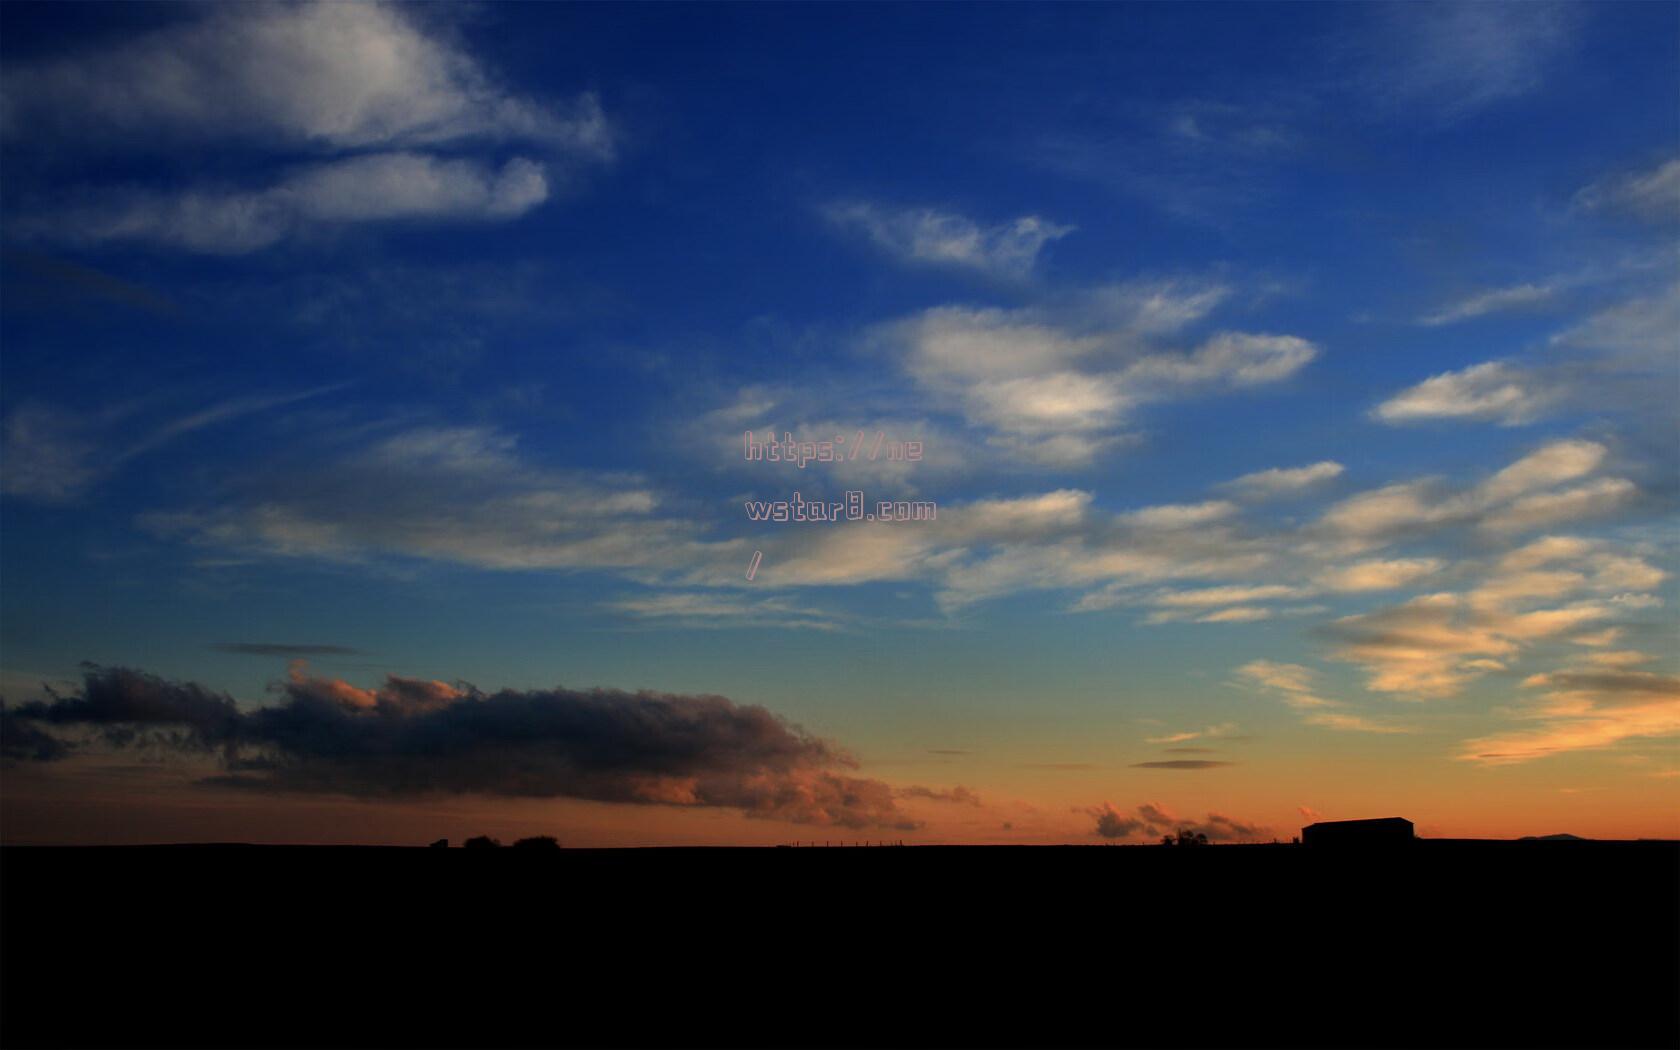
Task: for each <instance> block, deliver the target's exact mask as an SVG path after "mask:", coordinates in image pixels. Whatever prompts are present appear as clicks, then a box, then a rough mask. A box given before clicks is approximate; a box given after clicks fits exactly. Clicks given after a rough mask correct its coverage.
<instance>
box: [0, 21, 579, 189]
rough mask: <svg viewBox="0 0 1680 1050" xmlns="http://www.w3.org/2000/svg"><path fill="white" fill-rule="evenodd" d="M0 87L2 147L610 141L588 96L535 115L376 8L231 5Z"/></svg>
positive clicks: (412, 27) (23, 65)
mask: <svg viewBox="0 0 1680 1050" xmlns="http://www.w3.org/2000/svg"><path fill="white" fill-rule="evenodd" d="M195 13H196V14H197V15H198V17H196V18H193V19H192V20H188V21H182V22H179V23H177V24H174V25H171V26H168V27H165V28H163V29H159V30H155V31H153V32H150V33H146V34H143V35H140V36H137V37H133V38H131V39H129V40H126V41H124V42H122V43H120V44H117V45H115V46H111V47H107V48H104V49H102V50H98V51H92V52H87V53H83V54H80V55H76V56H73V57H67V58H56V59H48V60H44V61H36V62H20V63H16V64H14V65H13V66H12V67H11V68H10V69H8V70H7V72H6V74H5V76H4V80H3V83H4V92H3V93H0V94H3V98H4V104H3V108H0V133H3V134H5V135H6V136H8V137H12V136H17V135H21V134H24V133H25V132H26V130H27V132H28V133H29V134H30V135H32V136H39V135H42V134H54V135H57V136H59V137H60V138H61V139H62V140H63V142H64V143H65V144H67V145H69V146H72V147H74V146H77V145H82V146H86V145H90V144H96V143H98V142H100V141H102V140H103V139H105V138H115V139H118V140H120V141H121V142H122V143H123V145H124V146H125V147H128V148H133V147H135V146H151V147H155V148H164V147H166V146H167V145H168V144H169V143H170V142H171V141H175V140H180V139H189V138H190V139H199V138H205V139H211V140H216V141H226V140H235V141H240V140H243V141H255V142H257V143H260V144H262V145H280V146H289V147H297V148H304V149H313V150H319V149H330V150H360V149H367V148H370V147H378V148H388V147H393V146H395V147H415V146H431V145H439V144H443V143H458V142H461V141H465V140H474V139H483V140H517V141H523V142H530V143H540V144H543V145H545V146H548V147H551V148H554V149H558V150H561V151H564V152H569V153H579V154H588V155H593V156H605V155H607V154H608V153H610V151H611V144H612V135H611V132H610V129H609V128H608V125H607V122H606V120H605V118H604V117H603V116H602V114H601V110H600V106H599V105H598V104H597V102H596V101H595V99H594V97H593V96H590V95H582V96H579V97H577V98H574V99H571V100H568V101H565V102H563V103H559V104H551V105H544V104H540V103H538V102H536V101H534V100H530V99H524V98H520V97H518V96H515V95H513V94H510V93H508V92H507V91H505V90H504V89H502V88H501V87H500V86H499V85H498V84H496V82H495V81H494V80H493V78H492V77H491V76H490V75H489V74H488V73H487V72H486V71H485V70H484V69H482V68H481V67H480V66H479V64H478V63H477V62H476V61H475V60H474V59H473V58H472V56H470V55H468V54H467V53H466V52H464V51H462V50H460V49H459V48H458V47H456V46H454V45H453V44H452V43H450V42H449V41H447V40H446V39H444V38H443V37H442V36H441V35H439V34H436V33H429V32H428V31H427V29H426V27H425V26H424V25H423V14H422V11H421V9H417V8H412V7H406V6H399V5H395V4H380V3H354V4H349V3H329V2H321V3H303V4H258V3H252V4H230V5H223V6H212V7H209V8H202V9H195Z"/></svg>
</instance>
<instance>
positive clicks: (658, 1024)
mask: <svg viewBox="0 0 1680 1050" xmlns="http://www.w3.org/2000/svg"><path fill="white" fill-rule="evenodd" d="M0 891H3V896H4V913H3V916H0V934H3V941H4V944H3V947H4V956H3V959H0V965H3V973H0V977H3V982H4V983H3V995H4V998H3V1001H0V1025H3V1031H0V1042H3V1043H4V1045H5V1046H7V1047H25V1046H34V1045H42V1044H56V1045H70V1046H138V1045H148V1046H228V1047H232V1046H345V1047H349V1046H468V1047H494V1046H551V1045H600V1044H616V1045H653V1044H674V1045H731V1046H736V1045H775V1046H787V1045H818V1044H827V1045H886V1046H912V1045H952V1046H974V1045H1000V1044H1001V1045H1031V1046H1043V1045H1070V1044H1078V1045H1137V1046H1164V1045H1172V1046H1259V1045H1267V1046H1512V1047H1540V1046H1591V1047H1611V1046H1673V1045H1675V1044H1676V1043H1677V1041H1680V1015H1677V1005H1676V995H1677V992H1676V989H1677V988H1680V844H1674V843H1591V842H1539V841H1530V842H1508V843H1496V842H1451V841H1422V842H1419V843H1416V844H1415V845H1414V846H1412V847H1408V848H1401V849H1397V850H1386V851H1381V852H1369V853H1360V852H1356V853H1346V852H1336V851H1331V850H1317V849H1308V848H1305V847H1299V846H1294V847H1292V846H1240V847H1239V846H1213V847H1207V848H1199V849H1178V848H1174V849H1168V848H1164V847H1109V848H1104V847H1062V848H1054V847H1051V848H1017V847H974V848H958V847H949V848H947V847H921V848H914V847H906V848H846V849H838V848H835V849H786V848H783V849H658V850H575V849H560V850H552V849H551V850H534V849H533V850H526V849H517V850H516V849H501V850H463V849H449V850H439V849H427V848H424V847H421V848H416V849H386V848H338V847H260V846H176V847H143V848H133V847H131V848H98V849H95V848H87V849H31V848H18V847H11V848H6V849H0Z"/></svg>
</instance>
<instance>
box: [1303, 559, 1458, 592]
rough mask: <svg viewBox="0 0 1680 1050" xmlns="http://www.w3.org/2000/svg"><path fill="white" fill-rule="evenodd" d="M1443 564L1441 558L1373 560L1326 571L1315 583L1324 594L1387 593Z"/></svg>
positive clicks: (1431, 573) (1424, 575) (1433, 571)
mask: <svg viewBox="0 0 1680 1050" xmlns="http://www.w3.org/2000/svg"><path fill="white" fill-rule="evenodd" d="M1445 564H1446V563H1445V562H1444V561H1442V560H1441V559H1440V558H1391V559H1388V560H1383V559H1372V560H1368V561H1361V562H1355V563H1354V564H1352V565H1344V566H1342V567H1340V568H1336V569H1327V570H1326V571H1324V572H1321V573H1319V575H1318V578H1317V580H1318V584H1319V586H1321V587H1324V588H1325V589H1326V590H1331V591H1339V592H1343V593H1357V592H1361V591H1389V590H1394V589H1395V588H1397V587H1404V586H1406V585H1407V584H1409V583H1415V582H1416V581H1418V580H1420V579H1423V578H1424V577H1426V576H1430V575H1433V574H1434V573H1437V572H1440V571H1441V568H1442V566H1444V565H1445Z"/></svg>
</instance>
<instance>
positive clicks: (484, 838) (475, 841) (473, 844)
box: [461, 835, 501, 849]
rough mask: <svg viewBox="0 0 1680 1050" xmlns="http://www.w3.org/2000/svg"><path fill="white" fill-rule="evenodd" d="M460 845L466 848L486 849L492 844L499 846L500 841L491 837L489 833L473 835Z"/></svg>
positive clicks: (492, 845)
mask: <svg viewBox="0 0 1680 1050" xmlns="http://www.w3.org/2000/svg"><path fill="white" fill-rule="evenodd" d="M461 845H462V847H464V848H466V849H488V848H491V847H494V846H500V845H501V842H500V841H498V840H496V839H493V838H491V837H490V836H489V835H474V836H473V837H472V838H470V839H468V840H467V841H465V842H463V843H461Z"/></svg>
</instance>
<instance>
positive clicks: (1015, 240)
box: [823, 201, 1074, 278]
mask: <svg viewBox="0 0 1680 1050" xmlns="http://www.w3.org/2000/svg"><path fill="white" fill-rule="evenodd" d="M823 213H824V215H825V216H827V218H828V220H829V221H830V222H832V223H834V224H835V225H836V226H837V227H840V228H841V229H845V230H850V231H855V232H857V233H860V234H862V235H863V236H865V237H867V238H868V239H869V240H870V241H871V242H872V243H874V244H875V246H876V247H878V248H880V249H881V250H883V251H885V252H887V253H888V254H890V255H892V256H894V257H895V258H898V259H901V260H903V261H905V262H912V263H929V264H934V265H947V266H958V267H964V268H968V269H973V270H980V271H982V272H985V273H990V274H994V275H997V276H1001V277H1011V278H1022V277H1026V276H1027V275H1029V274H1030V273H1031V272H1032V270H1033V267H1034V266H1035V265H1036V264H1037V262H1038V255H1039V252H1041V251H1042V250H1043V249H1044V246H1045V245H1046V244H1049V243H1050V242H1052V241H1056V240H1060V239H1061V238H1063V237H1065V236H1067V235H1068V234H1070V233H1072V232H1073V230H1074V227H1072V226H1061V225H1058V224H1056V223H1053V222H1050V221H1048V220H1045V219H1042V218H1040V217H1038V216H1036V215H1023V216H1021V217H1020V218H1018V219H1015V220H1013V221H1010V222H1005V223H1000V224H998V225H995V226H981V225H980V224H979V223H976V222H974V221H973V220H972V219H967V218H964V217H963V216H961V215H953V214H951V213H949V212H942V211H938V210H936V209H934V208H887V207H882V206H880V205H877V204H870V203H868V202H863V201H854V202H850V203H844V204H833V205H830V206H829V207H827V208H825V209H824V210H823Z"/></svg>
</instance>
